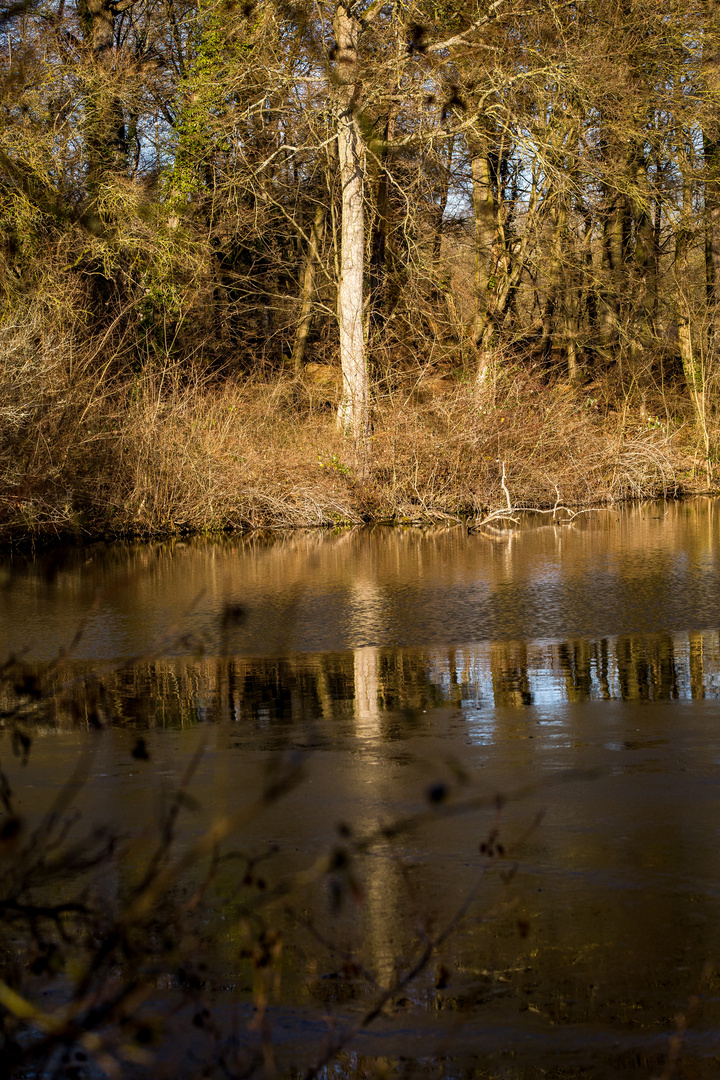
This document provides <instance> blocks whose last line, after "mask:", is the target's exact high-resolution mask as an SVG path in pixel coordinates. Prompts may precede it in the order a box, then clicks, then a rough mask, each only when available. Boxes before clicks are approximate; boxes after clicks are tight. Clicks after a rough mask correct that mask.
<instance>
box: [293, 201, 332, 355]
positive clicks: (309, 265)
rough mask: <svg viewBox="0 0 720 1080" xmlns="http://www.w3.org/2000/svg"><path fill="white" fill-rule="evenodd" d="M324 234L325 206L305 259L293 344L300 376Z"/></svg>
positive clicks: (320, 208) (320, 210)
mask: <svg viewBox="0 0 720 1080" xmlns="http://www.w3.org/2000/svg"><path fill="white" fill-rule="evenodd" d="M324 232H325V208H324V207H323V206H318V208H317V210H316V211H315V218H314V220H313V223H312V228H311V230H310V246H309V248H308V252H307V255H306V257H305V270H304V273H303V281H302V291H301V294H300V295H301V300H300V317H299V319H298V325H297V330H296V331H295V341H294V342H293V351H292V366H293V371H294V372H295V374H296V375H299V374H300V372H301V370H302V366H303V361H304V359H305V348H306V346H307V339H308V334H309V333H310V322H311V320H312V303H313V296H314V294H315V278H316V276H317V268H318V264H319V262H320V247H321V245H322V239H323V235H324Z"/></svg>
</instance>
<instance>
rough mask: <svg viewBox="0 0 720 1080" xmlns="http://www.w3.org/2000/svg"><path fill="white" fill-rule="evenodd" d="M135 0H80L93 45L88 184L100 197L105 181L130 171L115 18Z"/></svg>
mask: <svg viewBox="0 0 720 1080" xmlns="http://www.w3.org/2000/svg"><path fill="white" fill-rule="evenodd" d="M134 3H135V0H80V3H79V5H78V14H79V17H80V25H81V27H82V32H83V38H84V40H85V42H86V43H87V44H88V45H89V46H90V49H91V52H92V58H93V62H94V63H93V72H92V75H91V76H90V85H89V87H88V91H87V94H86V98H85V143H86V153H87V184H88V192H89V193H90V195H91V196H97V194H98V191H99V189H100V186H101V185H102V183H103V181H105V180H107V179H109V178H110V177H112V176H115V175H117V174H118V173H123V172H125V171H126V170H127V137H126V130H125V118H124V115H123V105H122V100H121V96H120V93H119V91H118V89H117V87H116V85H115V76H114V73H113V70H112V67H113V48H114V43H115V19H116V17H117V15H118V14H119V13H120V12H122V11H125V10H127V8H130V7H132V5H133V4H134Z"/></svg>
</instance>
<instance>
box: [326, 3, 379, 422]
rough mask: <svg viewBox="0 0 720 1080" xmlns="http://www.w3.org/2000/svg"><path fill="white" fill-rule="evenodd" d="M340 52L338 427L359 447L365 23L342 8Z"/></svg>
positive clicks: (364, 375)
mask: <svg viewBox="0 0 720 1080" xmlns="http://www.w3.org/2000/svg"><path fill="white" fill-rule="evenodd" d="M333 29H334V31H335V42H336V46H337V55H336V72H337V84H338V86H337V144H338V158H339V163H340V183H341V188H342V217H341V247H340V280H339V282H338V298H337V314H338V323H339V330H340V364H341V367H342V378H343V392H342V400H341V402H340V408H339V410H338V420H337V422H338V427H339V428H340V430H341V431H342V432H343V434H345V435H346V436H350V437H352V438H353V439H354V440H355V442H356V443H359V442H362V441H363V440H364V439H365V438H366V437H367V435H368V434H369V430H370V398H369V386H368V370H367V358H366V350H365V335H364V328H363V277H364V266H365V207H364V194H365V165H366V148H365V142H364V140H363V137H362V134H361V132H360V128H359V126H358V123H357V119H356V116H355V113H356V110H357V108H358V99H359V96H360V92H361V87H360V82H359V78H358V43H359V38H360V21H359V19H358V18H357V17H356V16H355V15H354V14H351V9H350V7H349V6H348V7H345V6H343V5H338V7H337V8H336V10H335V18H334V20H333Z"/></svg>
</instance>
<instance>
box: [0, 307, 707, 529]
mask: <svg viewBox="0 0 720 1080" xmlns="http://www.w3.org/2000/svg"><path fill="white" fill-rule="evenodd" d="M29 316H32V313H29ZM41 325H43V326H44V332H43V333H42V334H41V333H40V331H39V327H40V326H41ZM101 355H104V354H102V353H101V351H100V349H99V348H98V347H97V346H95V347H94V348H89V347H88V346H85V347H83V348H82V349H81V348H80V347H79V346H78V344H77V334H76V333H72V332H70V330H68V331H67V332H65V333H63V331H62V328H58V329H56V330H55V331H54V332H48V330H47V319H46V318H45V317H44V316H43V313H39V316H38V315H37V313H36V317H35V320H34V321H33V318H32V317H28V318H27V319H26V320H25V321H24V322H22V323H16V324H15V325H13V326H7V325H6V326H5V327H4V329H3V331H2V339H1V340H0V416H1V417H2V440H1V443H0V525H1V526H2V529H3V531H4V533H5V536H6V537H8V536H13V535H28V534H38V533H47V532H55V533H64V532H67V531H69V530H76V531H78V530H79V531H82V532H85V533H89V534H94V535H98V534H105V535H113V534H115V535H117V534H121V533H128V532H134V533H146V534H150V533H157V532H178V531H203V530H207V531H209V530H220V529H228V528H236V529H247V528H261V527H264V528H267V527H281V526H295V525H304V526H306V525H329V524H333V523H338V522H359V521H363V520H398V519H412V520H432V519H436V518H438V517H444V516H448V515H463V516H467V517H468V518H470V519H472V518H474V517H476V516H477V515H479V514H481V513H484V512H485V511H486V510H487V509H488V508H491V507H496V506H501V505H502V506H504V505H505V504H506V499H507V498H508V497H511V498H512V502H513V503H514V504H517V505H519V504H522V505H526V506H532V507H543V506H548V505H553V504H554V503H555V502H557V501H558V500H560V501H562V502H563V503H565V504H567V505H575V506H578V505H587V504H588V503H599V502H603V501H612V500H617V499H625V498H628V497H631V498H636V497H643V496H651V495H656V494H677V493H680V492H682V491H692V490H697V489H699V488H700V487H706V486H707V481H706V473H705V462H704V460H703V461H700V460H699V459H698V457H697V454H696V453H695V444H696V443H697V437H696V435H695V432H694V428H693V426H692V423H691V417H689V416H688V410H687V408H685V411H684V412H683V409H682V397H681V395H678V402H679V403H680V404H678V402H676V403H675V411H674V413H673V411H672V410H670V409H669V408H668V406H667V401H664V402H663V403H662V405H663V408H662V410H661V409H660V407H659V405H658V406H657V407H656V413H651V414H650V415H648V413H647V411H641V410H640V409H639V408H635V409H632V408H630V407H628V406H627V404H626V405H625V406H624V407H623V408H620V409H619V410H617V409H614V408H612V407H611V405H612V400H611V399H612V395H611V392H610V388H608V387H603V386H600V385H599V384H597V383H596V384H595V385H594V386H593V387H590V388H585V389H574V388H573V387H571V386H570V385H568V384H567V382H564V381H557V382H553V381H552V380H548V379H547V377H545V378H544V379H541V378H539V377H538V376H536V375H535V376H534V375H532V373H530V374H528V373H527V371H524V370H522V369H518V370H516V371H513V370H512V369H511V368H510V367H509V366H508V368H507V369H506V370H505V371H504V372H502V373H501V377H500V378H499V379H498V380H496V383H495V386H494V388H493V390H492V392H488V393H486V395H485V396H484V397H483V398H479V397H478V395H477V392H476V391H475V389H474V387H473V385H472V383H471V382H470V381H466V382H463V381H461V380H460V381H458V380H454V379H451V378H444V379H441V378H438V377H437V376H435V377H432V378H430V377H427V376H426V375H424V373H423V372H421V371H419V372H415V373H409V374H406V376H405V378H404V379H403V380H398V381H397V382H396V383H395V385H394V386H392V387H390V388H389V389H385V390H384V391H383V393H382V394H378V396H377V399H376V402H375V409H374V431H373V437H372V440H371V446H370V449H369V452H368V454H367V455H366V458H365V460H364V461H362V462H358V461H356V460H354V458H353V455H352V453H351V452H350V450H349V448H348V447H347V446H346V445H345V444H343V442H342V440H341V439H340V438H339V437H338V435H337V432H336V430H335V426H334V417H333V407H332V406H333V400H334V397H335V396H336V394H337V386H336V384H335V382H334V381H333V380H332V379H325V380H324V381H323V380H322V379H318V377H317V373H311V374H312V376H313V377H312V378H308V379H307V380H306V383H305V384H304V385H303V384H298V383H297V382H295V381H293V380H292V379H290V378H289V377H286V376H281V377H277V378H276V379H275V380H274V381H271V382H267V381H261V380H255V381H253V380H252V379H250V380H247V379H246V380H242V381H240V380H224V381H222V380H219V379H218V378H217V377H215V378H211V377H209V376H208V375H207V374H204V375H203V374H201V373H200V372H199V371H198V370H195V371H193V370H192V369H191V370H189V371H188V370H187V366H186V365H185V364H180V363H171V362H170V361H167V360H166V361H164V362H163V363H158V362H157V361H156V362H154V363H152V364H148V363H145V364H144V365H142V366H141V365H140V364H139V363H138V362H137V358H136V357H132V355H131V354H130V353H129V354H128V356H127V358H126V360H125V362H124V363H121V362H120V361H119V360H118V353H117V352H116V353H115V354H114V357H113V361H112V363H111V362H109V361H107V360H104V361H103V360H101V359H100V356H101ZM660 416H662V420H661V419H660ZM503 467H504V469H505V475H506V478H507V479H506V486H507V489H508V492H505V491H504V490H503V488H502V483H501V480H502V475H503ZM508 493H509V495H508Z"/></svg>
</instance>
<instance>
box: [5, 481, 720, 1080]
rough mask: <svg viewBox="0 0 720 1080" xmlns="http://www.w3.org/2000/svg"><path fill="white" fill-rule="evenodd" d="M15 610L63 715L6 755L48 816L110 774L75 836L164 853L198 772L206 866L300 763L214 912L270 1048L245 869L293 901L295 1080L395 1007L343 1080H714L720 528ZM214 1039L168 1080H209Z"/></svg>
mask: <svg viewBox="0 0 720 1080" xmlns="http://www.w3.org/2000/svg"><path fill="white" fill-rule="evenodd" d="M0 584H1V586H2V597H3V603H2V607H1V609H0V640H3V639H4V642H5V651H6V652H8V651H10V650H12V651H14V652H15V653H19V652H22V656H23V662H24V663H25V664H26V665H27V670H28V671H32V672H34V673H39V677H40V678H41V679H42V680H44V683H43V685H44V686H45V687H46V692H45V693H44V695H43V698H42V710H40V709H39V707H38V716H37V720H36V721H35V722H34V724H35V726H34V731H35V732H36V734H35V738H34V742H33V747H32V752H31V754H30V758H29V761H28V763H27V764H26V765H22V764H20V762H19V761H18V760H17V759H16V758H13V757H12V756H11V753H10V747H9V735H8V734H7V733H6V734H5V735H4V736H3V735H0V758H1V759H2V764H3V766H4V767H5V768H6V771H7V773H8V776H9V778H10V781H11V783H12V785H13V786H14V788H15V790H16V792H17V797H18V799H19V800H20V805H21V809H22V810H23V812H25V813H27V814H29V815H37V814H40V813H42V812H43V811H44V810H45V809H46V808H47V807H48V806H50V805H51V803H52V801H53V799H55V798H56V797H57V794H58V792H59V791H60V790H62V788H63V785H64V783H65V781H66V779H67V777H68V775H69V774H70V773H71V772H72V769H73V768H74V767H75V764H76V762H77V760H78V757H79V755H82V753H83V751H84V750H85V749H87V748H88V747H89V748H91V749H92V760H91V761H90V763H89V765H88V767H87V773H88V775H87V779H86V781H85V783H84V784H83V785H82V786H78V789H77V791H75V792H74V793H73V795H72V799H71V800H70V804H69V809H70V810H73V811H77V812H78V813H79V814H81V815H82V819H83V821H86V822H88V821H89V822H101V821H110V822H114V823H116V824H117V823H119V824H120V825H121V827H122V830H123V833H124V835H126V836H134V837H143V836H146V835H147V833H148V832H149V831H152V828H153V823H155V822H157V821H159V820H160V818H161V815H162V806H163V805H167V802H168V800H169V799H171V798H172V792H173V790H174V789H175V788H176V786H177V784H178V782H179V779H180V778H181V777H182V775H183V773H184V772H185V770H186V769H187V767H188V763H189V762H190V761H191V760H192V759H193V756H194V755H196V754H198V750H199V748H200V749H201V754H200V755H199V757H198V759H197V763H196V766H195V771H194V775H193V779H192V783H191V785H190V788H189V790H190V791H191V792H192V796H193V799H192V804H193V808H191V809H190V810H188V812H187V814H186V815H185V816H184V817H183V818H182V823H183V824H182V826H181V830H180V835H179V837H178V843H179V844H180V846H181V847H182V845H185V846H186V847H187V846H189V845H191V844H192V843H193V842H194V841H195V840H196V839H197V838H198V837H200V836H202V835H203V832H204V830H206V829H207V828H208V827H209V826H210V824H211V823H212V822H215V821H217V820H219V819H221V818H225V819H227V818H229V817H232V816H233V815H237V814H238V812H239V811H241V810H242V808H243V807H246V806H249V805H250V804H251V803H252V802H253V800H254V799H257V798H258V796H259V794H260V792H261V791H262V790H263V785H264V784H265V783H266V778H267V776H268V773H269V770H272V769H273V768H278V767H279V766H278V762H284V763H287V762H288V761H290V762H293V763H294V762H295V761H297V760H298V757H297V755H301V756H302V759H301V763H300V764H301V767H302V770H303V776H302V780H301V782H299V783H297V784H293V785H288V790H287V791H283V792H282V794H281V796H280V797H278V799H277V800H272V801H271V802H270V804H269V805H267V806H265V807H263V808H262V810H261V811H259V812H257V813H254V814H252V815H250V816H249V819H248V820H247V821H246V822H244V824H243V828H242V833H241V835H240V836H237V835H235V836H233V837H231V838H228V841H227V846H228V847H229V848H233V847H234V848H239V849H242V858H240V859H239V860H237V861H236V862H233V861H232V860H228V861H227V862H224V863H222V865H221V866H220V867H219V869H218V871H217V874H216V877H215V881H214V884H213V889H212V897H213V899H212V903H213V905H214V909H215V918H216V920H217V921H219V923H221V924H222V928H221V931H220V934H219V942H218V943H217V944H216V945H215V946H214V959H213V963H214V965H215V967H214V971H215V982H214V983H213V985H212V996H213V1003H214V1006H215V1007H216V1009H217V1011H218V1012H217V1015H218V1016H220V1017H226V1018H230V1017H232V1018H233V1019H232V1022H233V1023H234V1024H235V1025H236V1028H238V1030H240V1031H241V1032H242V1036H241V1037H242V1038H243V1039H244V1038H247V1039H248V1040H250V1041H251V1040H252V1038H253V1037H254V1036H253V1034H252V1032H253V1031H257V1027H258V1025H257V1024H255V1026H254V1027H253V1022H252V1019H251V1014H250V1013H248V1012H247V1010H248V1009H252V1007H253V1005H254V1006H255V1008H257V995H258V990H257V986H256V985H255V984H254V983H253V978H254V976H253V974H252V972H251V971H250V969H249V967H248V963H247V958H246V957H245V956H244V953H243V947H242V941H243V940H244V939H243V934H245V933H246V929H247V927H246V922H247V907H246V905H245V900H244V899H243V897H244V895H245V893H246V892H247V891H248V890H250V891H252V889H257V887H258V878H259V876H260V874H259V872H258V873H256V870H255V869H253V871H252V875H250V874H247V873H246V869H247V867H248V866H252V867H253V868H255V867H256V866H261V868H262V869H261V873H262V878H263V880H262V881H261V885H262V888H263V889H265V890H267V894H268V896H269V897H272V896H273V895H276V896H277V897H278V899H276V900H269V901H268V910H272V917H271V921H272V925H273V927H274V928H275V929H276V930H277V934H278V938H279V939H280V938H281V939H282V949H281V950H280V949H279V948H278V952H277V957H276V958H275V960H274V961H273V965H272V966H273V978H272V980H271V983H268V986H267V987H266V991H264V993H265V998H264V999H263V1006H262V1010H263V1023H264V1024H265V1028H264V1030H265V1034H266V1038H269V1041H271V1042H272V1046H273V1048H274V1051H273V1052H274V1054H275V1057H274V1064H273V1068H274V1069H276V1070H277V1072H278V1075H288V1076H291V1075H292V1076H302V1075H306V1074H307V1073H308V1070H311V1069H312V1067H313V1065H315V1064H317V1063H318V1062H320V1063H322V1061H323V1054H324V1052H325V1049H326V1048H327V1045H328V1039H329V1038H330V1036H329V1035H328V1032H329V1031H331V1032H338V1031H344V1030H348V1031H352V1030H353V1026H354V1025H357V1024H358V1023H361V1022H362V1020H363V1018H367V1017H368V1015H369V1013H370V1012H372V1010H373V1008H374V1005H375V1004H376V1003H377V1002H378V1001H379V1000H380V999H381V998H383V990H385V989H387V988H392V987H394V988H395V992H393V993H392V994H390V995H388V997H387V1000H384V1002H383V1008H382V1010H381V1013H380V1015H379V1016H378V1017H377V1018H374V1019H373V1020H372V1022H370V1023H367V1024H366V1025H365V1026H364V1027H362V1028H361V1030H359V1031H358V1032H357V1033H355V1034H351V1035H348V1037H347V1039H346V1040H345V1041H344V1044H343V1046H342V1049H341V1050H339V1052H338V1053H337V1054H336V1055H334V1057H333V1058H332V1060H331V1061H330V1062H328V1063H327V1064H322V1069H321V1071H320V1075H323V1076H327V1077H338V1078H339V1077H355V1076H364V1075H386V1076H395V1075H398V1076H400V1075H402V1076H430V1075H443V1076H453V1077H468V1078H469V1077H490V1076H503V1077H512V1078H514V1077H517V1078H520V1077H522V1078H528V1077H536V1076H537V1077H540V1076H544V1077H546V1076H558V1077H559V1076H563V1077H569V1076H570V1077H575V1076H578V1077H579V1076H581V1075H582V1076H586V1075H592V1076H603V1075H607V1076H614V1077H617V1076H628V1077H630V1076H632V1077H640V1076H646V1077H650V1076H668V1077H669V1076H670V1074H671V1073H672V1072H673V1070H676V1071H677V1072H678V1074H679V1075H692V1076H693V1077H702V1076H710V1075H716V1073H717V1067H718V1064H719V1063H720V996H719V991H720V976H719V975H718V974H717V973H716V965H717V964H718V962H720V707H719V702H718V698H720V506H719V505H718V503H716V502H714V501H713V500H709V499H707V500H706V499H702V500H694V501H692V502H684V503H666V502H660V503H648V504H642V505H635V506H631V507H624V508H620V509H608V510H602V511H597V512H593V513H587V514H581V515H578V516H576V517H575V518H574V519H573V520H572V522H570V523H567V522H566V523H563V524H560V523H558V522H553V521H552V519H550V518H548V516H542V515H533V516H528V517H527V519H526V520H524V521H523V523H522V526H521V527H520V528H507V529H505V528H502V529H501V528H498V529H492V530H488V531H487V532H484V533H473V534H470V535H468V533H467V532H466V531H465V530H464V529H461V528H452V527H438V528H437V529H416V528H410V527H408V528H394V529H389V528H388V529H381V528H368V529H355V530H347V531H339V532H337V533H335V534H333V533H328V532H319V531H318V532H300V533H294V534H290V535H282V536H262V537H259V536H251V537H232V538H227V539H224V540H221V541H200V540H198V541H190V542H176V541H174V542H168V543H159V544H150V545H139V544H138V545H135V544H128V545H121V544H118V545H111V546H105V545H99V546H92V547H89V548H77V549H74V550H62V551H56V552H52V553H49V554H45V555H39V556H37V557H29V556H23V557H20V556H16V557H13V558H8V559H7V560H6V561H5V562H4V563H3V564H2V565H0ZM76 634H77V639H76V641H75V642H74V644H73V647H72V649H71V650H70V651H69V652H68V653H67V655H63V656H62V658H61V659H58V656H59V653H60V652H61V651H62V650H68V648H69V646H70V645H71V643H72V642H73V638H74V636H75V635H76ZM88 686H90V687H94V688H95V689H94V690H93V691H92V693H89V692H88V691H87V687H88ZM47 687H50V690H49V691H47ZM78 687H80V688H84V689H83V692H82V693H81V692H79V691H78ZM35 707H36V706H35V704H34V702H33V700H29V701H28V714H31V713H32V711H33V709H35ZM29 722H30V721H28V723H29ZM140 735H141V736H142V740H143V742H142V746H143V748H144V749H146V751H147V754H145V753H143V754H141V755H137V754H135V756H133V749H134V748H136V747H137V745H138V738H139V736H140ZM282 767H285V766H284V765H283V766H282ZM293 767H294V765H293ZM358 838H360V839H358ZM362 838H367V842H365V840H364V839H362ZM141 848H142V842H140V849H141ZM140 849H139V848H137V847H136V848H135V849H134V850H135V855H134V856H133V857H134V858H137V859H139V858H140V857H141V856H140V855H138V854H137V852H138V850H140ZM339 851H342V852H343V859H342V860H339V859H337V853H338V852H339ZM333 852H335V853H336V854H335V856H332V853H333ZM328 853H331V860H330V861H331V866H330V870H329V871H328V872H327V873H324V874H322V875H321V874H319V873H318V874H315V873H313V872H312V871H311V870H310V868H312V867H313V866H317V865H319V864H318V860H319V859H321V858H322V856H324V855H327V854H328ZM350 855H352V859H351V860H350ZM346 856H347V858H348V863H347V865H346V863H345V861H344V860H345V857H346ZM333 857H334V858H335V863H332V858H333ZM128 872H130V871H128ZM253 875H255V880H254V881H253V882H251V883H250V884H248V882H247V881H246V878H249V877H252V876H253ZM288 880H292V882H293V887H292V890H288V891H285V892H283V891H282V890H280V889H278V883H280V882H281V881H283V882H286V881H288ZM244 905H245V906H244ZM264 917H267V918H270V916H267V915H266V916H264ZM243 928H245V929H243ZM265 999H266V1000H265ZM156 1007H160V1006H157V1003H156ZM250 1029H252V1030H250ZM268 1031H269V1032H270V1036H269V1037H268V1035H267V1032H268ZM239 1037H240V1036H239ZM333 1037H334V1036H333ZM194 1038H195V1036H194V1035H193V1034H189V1033H188V1032H187V1031H182V1032H180V1033H178V1034H177V1036H176V1038H175V1041H174V1050H173V1052H171V1051H169V1050H167V1049H166V1050H165V1051H164V1053H165V1067H166V1069H167V1070H168V1075H177V1076H181V1075H184V1073H183V1070H184V1069H185V1070H186V1072H187V1075H199V1073H192V1070H191V1069H190V1066H189V1065H188V1062H189V1061H190V1060H191V1058H192V1055H193V1054H197V1053H200V1051H198V1050H197V1048H194V1043H193V1039H194ZM339 1041H341V1040H339ZM173 1053H174V1055H175V1056H174V1057H173ZM676 1059H677V1060H676ZM158 1068H159V1066H158ZM262 1069H265V1074H266V1075H271V1072H272V1070H271V1069H270V1066H269V1065H268V1062H267V1060H266V1061H265V1062H264V1064H263V1066H262V1068H261V1069H260V1072H258V1074H257V1075H262ZM134 1075H135V1074H134ZM148 1075H156V1073H150V1074H148ZM157 1075H160V1073H159V1072H158V1073H157Z"/></svg>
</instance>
